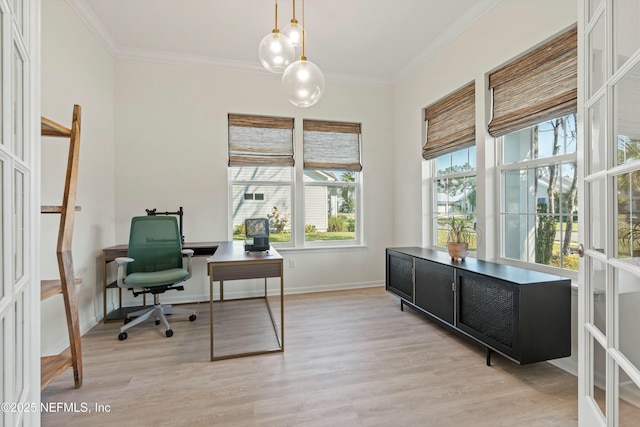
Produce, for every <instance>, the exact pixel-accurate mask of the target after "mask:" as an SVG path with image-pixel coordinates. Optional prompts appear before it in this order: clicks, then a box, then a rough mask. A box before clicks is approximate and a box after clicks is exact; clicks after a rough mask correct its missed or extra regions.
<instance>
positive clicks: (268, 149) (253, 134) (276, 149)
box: [229, 114, 294, 166]
mask: <svg viewBox="0 0 640 427" xmlns="http://www.w3.org/2000/svg"><path fill="white" fill-rule="evenodd" d="M293 164H294V160H293V119H289V118H284V117H268V116H250V115H243V114H229V166H293Z"/></svg>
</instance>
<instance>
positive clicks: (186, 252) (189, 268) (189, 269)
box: [182, 249, 193, 280]
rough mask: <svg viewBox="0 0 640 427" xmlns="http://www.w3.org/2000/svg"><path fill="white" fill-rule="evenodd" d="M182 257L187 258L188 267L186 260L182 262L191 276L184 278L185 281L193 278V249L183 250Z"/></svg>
mask: <svg viewBox="0 0 640 427" xmlns="http://www.w3.org/2000/svg"><path fill="white" fill-rule="evenodd" d="M182 255H186V256H187V265H186V267H185V265H184V259H183V260H182V268H184V269H186V270H187V271H188V272H189V275H188V276H187V277H185V278H184V280H187V279H189V278H191V257H192V256H193V249H182Z"/></svg>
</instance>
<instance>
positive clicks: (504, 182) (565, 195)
mask: <svg viewBox="0 0 640 427" xmlns="http://www.w3.org/2000/svg"><path fill="white" fill-rule="evenodd" d="M499 142H500V146H501V151H502V165H501V167H500V176H501V180H500V181H501V195H502V201H501V208H500V221H501V230H502V256H503V257H504V258H508V259H513V260H518V261H523V262H529V263H536V264H542V265H548V266H553V267H560V268H565V269H569V270H577V269H578V255H577V246H578V243H577V237H578V236H577V226H578V224H577V218H578V193H577V178H578V175H577V173H578V172H577V168H576V116H575V113H572V114H569V115H567V116H564V117H560V118H557V119H552V120H547V121H544V122H541V123H539V124H536V125H534V126H531V127H528V128H525V129H522V130H519V131H515V132H511V133H509V134H507V135H505V136H503V137H501V138H500V139H499Z"/></svg>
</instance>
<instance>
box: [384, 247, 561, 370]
mask: <svg viewBox="0 0 640 427" xmlns="http://www.w3.org/2000/svg"><path fill="white" fill-rule="evenodd" d="M386 289H387V291H389V292H391V293H393V294H395V295H397V296H398V297H400V307H401V309H404V305H405V304H406V305H408V306H410V307H412V308H414V309H416V310H418V311H420V312H422V313H424V314H425V315H426V316H427V317H429V318H430V319H432V320H435V321H436V322H438V323H440V324H441V325H444V326H445V327H448V328H451V329H453V330H454V331H456V332H458V333H461V334H463V335H465V336H467V337H469V338H471V339H472V340H474V341H477V342H478V343H480V344H481V345H483V346H484V347H485V348H486V349H487V365H490V363H491V353H492V352H494V351H495V352H497V353H500V354H502V355H504V356H505V357H507V358H508V359H511V360H512V361H514V362H516V363H519V364H527V363H535V362H541V361H544V360H551V359H557V358H560V357H567V356H570V355H571V280H570V279H568V278H566V277H561V276H555V275H551V274H546V273H540V272H537V271H532V270H527V269H523V268H517V267H512V266H506V265H501V264H496V263H492V262H486V261H481V260H478V259H475V258H466V259H465V260H464V261H452V260H451V257H449V256H448V255H447V254H446V253H444V252H440V251H435V250H431V249H424V248H419V247H405V248H388V249H387V250H386Z"/></svg>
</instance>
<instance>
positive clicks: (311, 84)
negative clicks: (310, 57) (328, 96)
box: [282, 0, 324, 107]
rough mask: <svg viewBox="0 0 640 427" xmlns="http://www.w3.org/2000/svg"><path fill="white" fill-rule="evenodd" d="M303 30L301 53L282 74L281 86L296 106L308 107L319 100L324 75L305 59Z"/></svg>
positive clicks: (303, 33)
mask: <svg viewBox="0 0 640 427" xmlns="http://www.w3.org/2000/svg"><path fill="white" fill-rule="evenodd" d="M302 26H303V27H304V0H302ZM304 42H305V31H304V30H303V31H302V55H301V56H300V59H299V60H298V61H296V62H294V63H293V64H291V65H289V66H288V67H287V69H286V70H284V74H282V88H283V89H284V91H285V93H286V94H287V96H288V97H289V101H291V103H292V104H293V105H295V106H297V107H310V106H312V105H314V104H315V103H316V102H318V101H319V100H320V98H321V97H322V93H323V92H324V76H323V75H322V71H320V68H318V66H317V65H316V64H314V63H313V62H311V61H307V57H306V56H305V52H304Z"/></svg>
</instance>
